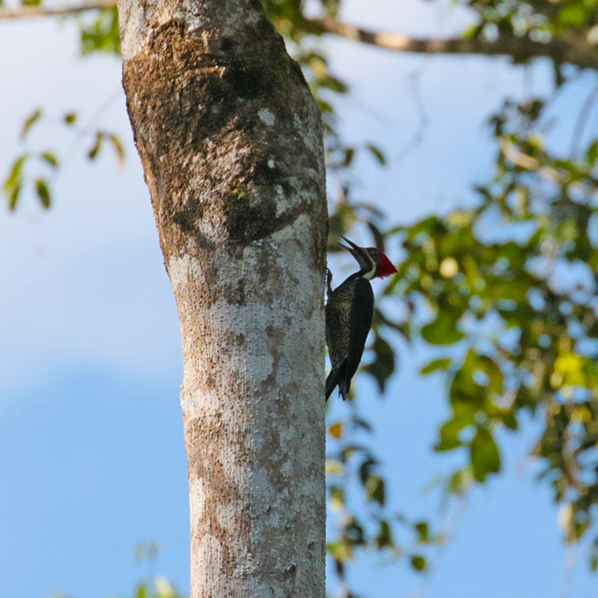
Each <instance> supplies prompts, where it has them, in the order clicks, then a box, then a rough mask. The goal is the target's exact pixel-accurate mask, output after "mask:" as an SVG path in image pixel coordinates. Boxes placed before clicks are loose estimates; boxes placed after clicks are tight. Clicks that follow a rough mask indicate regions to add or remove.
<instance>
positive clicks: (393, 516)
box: [3, 0, 598, 598]
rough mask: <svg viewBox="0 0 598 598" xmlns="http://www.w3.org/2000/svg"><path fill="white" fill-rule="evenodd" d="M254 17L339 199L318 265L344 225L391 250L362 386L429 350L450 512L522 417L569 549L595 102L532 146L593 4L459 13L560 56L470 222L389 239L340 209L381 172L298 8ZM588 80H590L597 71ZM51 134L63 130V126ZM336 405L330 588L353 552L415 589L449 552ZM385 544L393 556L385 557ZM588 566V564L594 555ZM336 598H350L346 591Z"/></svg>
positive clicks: (586, 430)
mask: <svg viewBox="0 0 598 598" xmlns="http://www.w3.org/2000/svg"><path fill="white" fill-rule="evenodd" d="M263 4H264V6H265V8H266V10H267V12H268V14H269V16H270V18H271V19H272V21H273V22H274V23H275V25H276V26H277V28H278V29H279V31H280V32H281V33H282V34H283V35H284V37H285V39H286V40H287V44H288V46H289V48H290V50H291V51H292V52H293V54H294V56H295V57H296V59H297V60H298V62H299V63H300V65H301V66H302V68H303V70H304V73H305V75H306V78H307V80H308V82H309V84H310V87H311V89H312V91H313V93H314V95H315V96H316V99H317V101H318V104H319V106H320V109H321V111H322V114H323V118H324V123H325V131H326V148H327V164H328V170H329V174H330V176H331V178H332V180H333V181H334V182H335V183H336V184H335V186H334V188H335V189H336V191H335V193H336V195H335V196H333V197H331V198H330V203H331V205H332V206H333V212H332V214H331V218H330V247H329V248H330V251H331V252H334V251H335V250H336V249H335V248H336V246H337V241H338V240H339V238H340V236H341V235H343V234H345V233H346V232H348V231H350V230H351V229H352V228H353V227H354V226H358V225H362V226H365V227H366V229H367V230H368V231H369V233H370V234H371V237H372V239H373V241H374V242H375V243H376V244H377V245H378V246H379V247H381V248H383V247H384V245H385V244H387V245H389V246H395V247H397V246H400V248H401V250H402V256H403V257H402V258H401V262H400V264H399V266H398V270H399V272H398V274H397V275H396V276H395V277H394V278H393V279H392V280H391V281H390V282H389V283H388V284H387V285H386V287H385V289H384V293H383V294H384V298H383V301H381V302H379V308H378V309H377V311H376V314H375V321H374V330H373V334H372V343H371V346H370V349H371V351H370V352H369V354H371V355H372V356H373V357H372V359H371V361H370V362H369V363H367V364H365V366H364V367H363V368H362V370H363V371H364V372H365V373H367V374H368V375H370V376H371V377H372V378H373V379H374V380H375V381H376V383H377V385H378V387H379V389H380V391H381V392H384V390H385V388H386V385H387V382H388V380H389V378H390V377H391V376H392V375H393V374H394V373H395V371H396V363H397V352H398V348H397V347H399V346H401V345H397V343H395V342H393V341H394V339H396V338H397V335H398V337H400V338H402V339H403V340H404V341H405V342H406V343H418V344H421V345H425V346H431V347H436V348H439V349H440V350H442V351H443V354H442V356H439V357H436V358H435V359H433V360H432V361H430V362H429V363H425V364H422V367H421V375H422V376H440V377H442V378H443V379H444V381H445V388H446V401H447V405H448V407H449V414H450V415H449V417H448V418H447V419H446V421H444V422H443V423H442V425H441V427H440V428H439V430H438V440H437V443H436V445H435V447H434V450H435V451H437V452H458V453H460V454H461V455H462V457H463V463H464V465H463V466H462V467H461V468H460V469H458V470H457V471H454V472H447V475H446V479H445V481H444V489H445V493H446V495H448V496H462V495H464V494H466V493H467V492H468V491H469V489H470V488H471V487H472V486H473V485H474V484H483V483H486V482H487V481H488V480H489V479H491V478H492V477H493V476H496V475H497V474H499V473H500V471H501V467H502V460H501V452H502V451H501V444H502V442H504V440H505V438H506V436H507V435H506V434H504V433H503V432H504V431H506V432H509V433H511V434H516V433H518V432H519V425H520V421H521V419H522V416H523V414H529V415H530V416H532V417H533V418H535V420H536V421H537V422H539V423H541V433H540V434H539V436H538V438H537V442H536V443H535V446H534V447H533V449H532V451H531V454H532V455H533V456H535V457H537V458H538V459H540V460H541V462H542V463H543V467H544V470H543V473H542V475H541V478H542V480H544V482H545V483H547V484H549V485H550V487H551V488H552V490H553V496H554V500H555V501H556V502H557V503H559V504H561V505H562V506H563V509H564V512H565V513H566V514H567V516H566V517H565V518H564V522H565V530H564V531H565V539H566V541H567V542H574V541H576V540H578V539H579V538H581V537H582V536H583V535H584V534H586V533H590V532H591V530H592V527H593V526H594V524H595V521H594V513H595V511H596V505H597V504H598V452H597V449H596V447H597V446H598V367H597V365H596V360H597V358H598V278H597V276H598V275H597V274H596V272H597V271H598V229H597V224H598V214H597V213H596V212H597V210H598V201H597V199H598V197H597V191H598V172H597V171H598V138H592V139H584V128H585V120H586V118H587V110H588V106H589V107H591V105H592V104H591V102H593V101H594V100H596V92H594V95H593V96H590V97H589V98H588V102H587V103H586V106H585V107H583V108H582V109H581V110H580V113H579V116H578V119H577V124H576V126H575V130H574V131H573V143H572V147H571V148H570V149H568V150H567V149H566V148H563V147H553V146H551V144H549V143H548V141H547V138H546V134H545V132H546V130H547V121H548V120H549V115H550V105H551V101H552V100H554V98H555V97H557V96H558V94H559V93H560V92H562V91H563V90H564V89H566V88H567V87H568V85H569V84H570V83H571V81H573V80H574V78H575V77H576V76H577V70H576V69H573V68H570V67H568V66H567V65H566V53H565V49H566V48H573V49H574V50H575V51H578V52H582V53H583V52H585V54H586V55H587V56H590V57H591V56H596V44H597V40H598V0H571V1H566V2H565V1H553V0H527V1H526V0H461V1H460V2H459V4H461V5H462V6H464V7H467V8H468V9H469V12H470V15H471V26H470V27H469V28H468V29H467V30H466V31H464V33H463V37H464V38H468V39H477V40H481V41H484V40H485V41H501V40H506V41H508V40H512V39H514V38H518V39H523V40H532V41H534V40H535V41H542V42H544V43H546V44H553V46H552V47H554V48H557V49H559V48H560V50H559V51H558V52H555V54H554V57H553V59H552V66H553V71H554V89H553V90H552V92H551V94H550V95H546V96H545V97H527V98H524V99H523V100H522V101H517V102H516V101H514V100H509V101H507V102H506V103H505V105H504V106H503V107H502V108H501V109H500V110H499V111H498V112H497V113H496V114H495V115H494V116H493V117H492V118H491V119H490V121H489V123H488V130H489V135H490V136H491V138H492V139H493V141H494V143H495V144H496V161H495V172H494V174H493V176H492V178H491V179H490V180H489V181H487V183H485V184H483V185H480V186H478V187H476V194H477V203H476V204H475V205H474V206H473V207H471V209H469V210H456V211H452V212H450V213H448V214H446V215H432V216H429V217H427V218H424V219H422V220H420V221H419V222H416V223H411V224H405V223H401V224H400V225H398V226H389V225H388V223H387V221H386V219H385V218H384V217H383V214H381V213H380V211H379V209H378V208H377V207H376V206H375V205H374V204H370V203H367V202H363V201H361V202H356V201H354V200H353V187H354V182H355V179H354V174H353V173H352V168H353V166H354V164H355V158H356V156H357V155H358V154H359V153H367V154H368V155H369V156H370V158H371V159H373V160H374V161H375V162H377V163H378V164H379V165H380V166H384V165H385V164H386V158H385V155H384V152H383V151H382V150H381V149H380V148H379V147H377V146H376V145H375V144H374V143H372V142H371V141H370V140H364V142H363V143H362V144H361V145H359V146H356V145H351V144H347V143H346V142H345V141H344V140H343V138H342V136H341V134H340V133H339V126H338V118H337V114H336V109H335V105H336V101H337V99H338V98H339V96H342V95H346V94H347V93H350V89H349V87H348V85H347V83H346V82H344V81H342V80H341V79H340V78H339V77H338V76H336V75H335V74H334V73H333V72H332V71H331V68H330V63H329V61H328V59H327V55H326V52H325V50H324V49H323V46H322V43H321V38H322V36H323V35H324V30H323V29H322V28H321V27H318V26H316V25H315V24H314V21H313V20H310V19H309V18H308V17H307V16H306V13H305V9H306V3H305V2H303V1H302V0H263ZM315 4H317V8H318V9H319V10H320V12H321V16H327V17H329V18H334V17H336V16H337V15H339V14H340V10H341V2H340V0H320V2H319V3H313V4H312V5H311V9H312V13H313V9H314V5H315ZM80 25H81V44H82V45H81V48H82V50H81V51H82V54H89V53H93V52H109V53H117V52H118V51H119V47H118V35H117V27H116V13H115V11H114V9H106V10H102V11H97V12H96V13H94V14H92V15H91V16H88V17H84V18H82V19H81V20H80ZM512 59H513V62H514V63H517V64H525V63H529V62H530V61H531V60H532V57H531V56H530V55H526V54H525V52H521V51H519V50H518V54H513V55H512ZM588 60H590V59H588ZM593 68H594V70H598V60H596V64H595V66H594V67H593ZM42 120H43V111H42V110H41V109H36V110H35V111H34V112H32V114H31V115H30V116H29V117H27V118H26V120H25V123H24V126H23V130H22V135H21V137H22V141H23V142H27V140H28V138H29V134H30V131H31V130H33V129H34V128H35V127H37V126H39V123H40V122H41V121H42ZM63 121H64V123H65V126H67V127H71V128H73V127H76V126H77V125H76V116H75V115H73V114H68V115H65V117H64V119H63ZM84 132H85V134H86V135H88V136H89V138H91V139H92V140H93V141H92V143H93V145H92V146H91V149H89V151H88V156H89V158H90V159H93V158H95V157H96V156H97V155H98V152H99V151H100V149H101V147H102V144H103V142H104V141H108V142H109V143H111V144H112V146H113V149H114V150H115V151H116V153H117V156H118V157H119V160H122V158H123V157H124V154H123V152H122V144H121V143H120V141H119V140H118V138H117V137H116V136H114V135H113V134H111V133H107V132H105V131H103V130H99V131H90V130H89V128H86V129H84ZM58 155H59V154H58V152H56V151H54V150H48V149H43V150H34V149H32V148H30V147H29V148H28V149H27V150H26V151H24V152H23V153H21V154H20V155H19V156H18V157H17V158H16V159H15V161H14V162H13V164H12V166H11V167H10V168H9V171H8V174H7V176H6V179H5V182H4V187H3V188H4V192H5V194H6V196H7V200H8V205H9V207H10V209H11V210H14V209H15V208H17V206H18V202H19V198H20V197H21V191H22V188H23V186H24V185H25V183H26V182H27V180H30V181H32V182H33V189H34V190H35V191H36V193H37V197H38V199H39V201H40V202H41V204H42V205H43V206H44V207H46V208H47V207H49V206H50V205H51V184H50V183H51V177H52V173H53V172H54V171H55V170H56V169H57V168H58V167H59V166H60V165H61V164H62V160H60V159H59V158H58ZM30 173H32V174H30ZM496 231H500V235H497V234H496ZM389 300H392V303H393V309H392V310H390V309H388V305H389V303H388V302H389ZM397 313H400V314H402V315H400V316H397V315H396V314H397ZM351 399H352V400H351V401H350V405H349V408H348V409H347V410H346V415H345V416H344V417H343V418H342V419H339V420H338V421H335V422H333V423H332V424H331V425H330V428H329V434H330V442H329V447H330V454H329V461H328V474H329V488H328V492H329V502H330V508H331V510H332V511H333V513H334V514H335V517H334V520H335V521H336V522H337V528H336V531H335V533H334V535H333V536H332V537H331V538H329V542H328V552H329V554H330V556H331V558H332V560H333V562H334V565H335V568H336V572H337V574H338V576H339V577H340V579H341V580H345V579H346V575H347V570H348V567H349V565H350V563H351V561H352V560H353V559H355V558H357V556H358V554H359V553H360V551H362V550H366V549H371V550H374V551H378V552H379V553H380V554H383V555H387V556H390V557H391V558H393V559H395V558H407V559H408V562H409V563H410V565H411V566H412V568H413V569H414V570H415V571H418V572H425V571H426V570H427V569H428V568H429V566H430V563H429V558H430V555H429V551H430V549H431V548H433V547H434V546H437V545H439V544H442V543H444V542H446V540H447V534H446V532H442V531H432V525H431V524H430V523H429V522H426V521H415V522H412V521H410V520H409V519H408V518H406V517H404V516H401V515H398V514H397V513H394V512H392V511H391V510H390V506H389V505H388V504H387V499H386V494H387V492H386V486H387V482H386V480H385V477H384V475H383V467H382V464H381V463H380V460H379V459H378V458H377V457H376V455H375V454H374V452H373V451H372V449H371V447H370V446H369V445H368V440H367V439H368V435H369V434H371V433H372V426H371V424H370V423H369V422H368V421H367V420H366V418H365V416H364V414H363V413H362V411H361V409H360V402H359V395H358V394H356V395H355V396H352V397H351ZM355 488H358V489H359V492H360V495H361V497H363V499H364V501H365V504H366V505H367V510H366V512H365V514H364V510H363V509H362V508H357V507H356V505H358V504H359V502H358V501H357V500H355V499H354V498H353V500H350V499H349V497H350V496H353V497H354V496H355V493H354V492H353V490H354V489H355ZM399 528H400V529H401V537H402V538H407V541H405V540H403V541H402V542H401V544H400V545H399V543H398V540H397V538H398V536H399V533H398V532H397V530H398V529H399ZM593 533H594V534H596V531H595V530H594V532H593ZM591 562H592V563H594V564H598V538H597V539H596V542H595V544H594V554H593V555H591ZM141 591H142V590H141V589H140V590H139V592H141ZM143 592H145V593H144V594H139V593H138V595H137V598H143V597H144V596H149V595H150V593H149V589H148V588H147V587H146V586H144V589H143ZM158 595H160V594H158ZM345 596H346V597H347V598H349V596H351V592H350V590H349V589H347V590H346V593H345Z"/></svg>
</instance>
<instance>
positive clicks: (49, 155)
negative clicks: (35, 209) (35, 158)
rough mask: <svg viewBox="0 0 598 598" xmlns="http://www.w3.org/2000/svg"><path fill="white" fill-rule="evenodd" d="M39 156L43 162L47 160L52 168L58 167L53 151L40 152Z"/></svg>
mask: <svg viewBox="0 0 598 598" xmlns="http://www.w3.org/2000/svg"><path fill="white" fill-rule="evenodd" d="M40 156H41V159H42V160H44V162H47V163H48V164H49V165H50V166H52V167H53V168H57V167H58V158H57V157H56V154H55V153H54V152H42V153H41V154H40Z"/></svg>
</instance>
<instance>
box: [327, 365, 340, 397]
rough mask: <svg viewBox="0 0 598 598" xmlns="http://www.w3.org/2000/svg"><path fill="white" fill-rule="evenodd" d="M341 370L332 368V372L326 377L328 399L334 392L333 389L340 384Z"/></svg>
mask: <svg viewBox="0 0 598 598" xmlns="http://www.w3.org/2000/svg"><path fill="white" fill-rule="evenodd" d="M339 374H340V372H339V371H338V370H330V374H328V378H326V400H328V397H330V395H331V394H332V391H333V390H334V389H335V388H336V386H337V384H338V379H339Z"/></svg>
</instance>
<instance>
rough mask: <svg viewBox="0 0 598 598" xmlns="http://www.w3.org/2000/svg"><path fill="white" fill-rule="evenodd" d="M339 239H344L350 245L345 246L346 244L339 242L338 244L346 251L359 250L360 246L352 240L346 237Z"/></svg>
mask: <svg viewBox="0 0 598 598" xmlns="http://www.w3.org/2000/svg"><path fill="white" fill-rule="evenodd" d="M341 239H342V240H343V241H346V242H347V243H349V245H350V246H347V245H343V244H342V243H339V245H340V246H341V247H342V248H343V249H346V250H347V251H350V252H351V253H353V252H354V251H361V247H359V245H356V244H355V243H353V241H349V239H347V237H341Z"/></svg>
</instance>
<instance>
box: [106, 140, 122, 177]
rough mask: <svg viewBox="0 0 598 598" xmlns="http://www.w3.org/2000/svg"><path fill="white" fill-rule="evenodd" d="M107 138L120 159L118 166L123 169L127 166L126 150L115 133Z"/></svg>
mask: <svg viewBox="0 0 598 598" xmlns="http://www.w3.org/2000/svg"><path fill="white" fill-rule="evenodd" d="M107 137H108V139H109V140H110V142H111V143H112V147H113V148H114V151H115V152H116V156H117V158H118V165H119V166H120V167H121V168H122V167H123V166H124V165H125V148H124V146H123V144H122V142H121V140H120V139H119V138H118V137H117V136H116V135H114V134H113V133H108V134H107Z"/></svg>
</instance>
